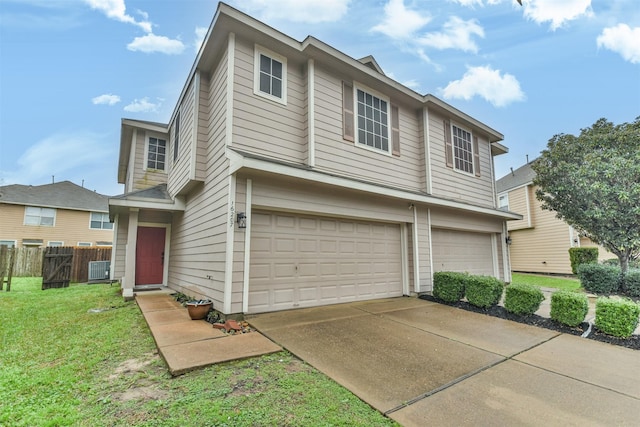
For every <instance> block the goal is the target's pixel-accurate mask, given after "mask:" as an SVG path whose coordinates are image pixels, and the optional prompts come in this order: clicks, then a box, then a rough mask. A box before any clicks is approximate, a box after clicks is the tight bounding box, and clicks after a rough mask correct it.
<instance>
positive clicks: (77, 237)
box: [0, 203, 113, 247]
mask: <svg viewBox="0 0 640 427" xmlns="http://www.w3.org/2000/svg"><path fill="white" fill-rule="evenodd" d="M55 211H56V218H55V225H54V226H53V227H49V226H36V225H24V212H25V206H24V205H13V204H5V203H0V218H2V220H1V221H0V240H16V244H17V246H18V247H22V246H23V245H22V240H23V239H41V240H42V245H43V246H47V242H64V245H65V246H76V245H77V244H78V242H91V244H92V245H93V246H96V244H97V242H113V230H92V229H91V228H89V227H90V218H91V212H89V211H77V210H71V209H60V208H57V209H55ZM105 213H106V212H105Z"/></svg>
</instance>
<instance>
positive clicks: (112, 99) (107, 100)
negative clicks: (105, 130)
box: [91, 93, 120, 105]
mask: <svg viewBox="0 0 640 427" xmlns="http://www.w3.org/2000/svg"><path fill="white" fill-rule="evenodd" d="M91 102H93V104H94V105H115V104H117V103H118V102H120V97H119V96H118V95H113V94H110V93H105V94H104V95H100V96H96V97H95V98H92V99H91Z"/></svg>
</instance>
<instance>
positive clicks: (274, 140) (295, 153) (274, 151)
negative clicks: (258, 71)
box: [232, 38, 307, 163]
mask: <svg viewBox="0 0 640 427" xmlns="http://www.w3.org/2000/svg"><path fill="white" fill-rule="evenodd" d="M253 70H254V45H253V44H250V43H247V42H246V41H243V40H241V39H240V38H237V39H236V51H235V71H236V74H235V76H234V95H233V99H234V100H233V102H234V109H233V143H232V145H233V147H234V148H237V149H239V150H242V151H246V152H250V153H255V154H258V155H261V156H265V157H270V158H274V159H279V160H284V161H288V162H293V163H304V162H305V161H306V157H307V147H306V141H307V132H306V116H305V112H306V104H307V95H306V84H307V83H306V72H304V71H303V64H299V63H296V62H295V61H294V59H293V58H287V81H288V87H287V105H283V104H280V103H278V102H275V101H270V100H268V99H265V98H264V97H261V96H257V95H255V94H254V93H253V87H254V86H253V83H254V75H253V74H254V73H253Z"/></svg>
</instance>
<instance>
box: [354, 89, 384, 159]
mask: <svg viewBox="0 0 640 427" xmlns="http://www.w3.org/2000/svg"><path fill="white" fill-rule="evenodd" d="M355 89H356V90H355V92H356V102H355V104H356V142H357V143H358V144H362V145H366V146H367V147H370V148H373V149H375V150H380V151H383V152H385V153H389V152H390V150H389V129H390V128H391V123H390V121H389V100H388V99H386V98H384V97H382V96H379V95H374V94H372V93H370V92H367V91H365V90H363V89H361V88H359V87H356V88H355Z"/></svg>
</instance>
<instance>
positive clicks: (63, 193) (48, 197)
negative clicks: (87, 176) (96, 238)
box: [0, 181, 109, 212]
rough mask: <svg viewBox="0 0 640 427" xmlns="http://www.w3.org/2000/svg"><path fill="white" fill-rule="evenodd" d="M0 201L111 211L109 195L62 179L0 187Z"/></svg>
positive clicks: (15, 203)
mask: <svg viewBox="0 0 640 427" xmlns="http://www.w3.org/2000/svg"><path fill="white" fill-rule="evenodd" d="M0 203H10V204H14V205H28V206H43V207H51V208H62V209H75V210H82V211H92V212H109V197H108V196H105V195H103V194H99V193H96V192H95V191H91V190H88V189H86V188H84V187H81V186H79V185H76V184H74V183H73V182H71V181H61V182H56V183H53V184H45V185H21V184H13V185H5V186H2V187H0Z"/></svg>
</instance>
